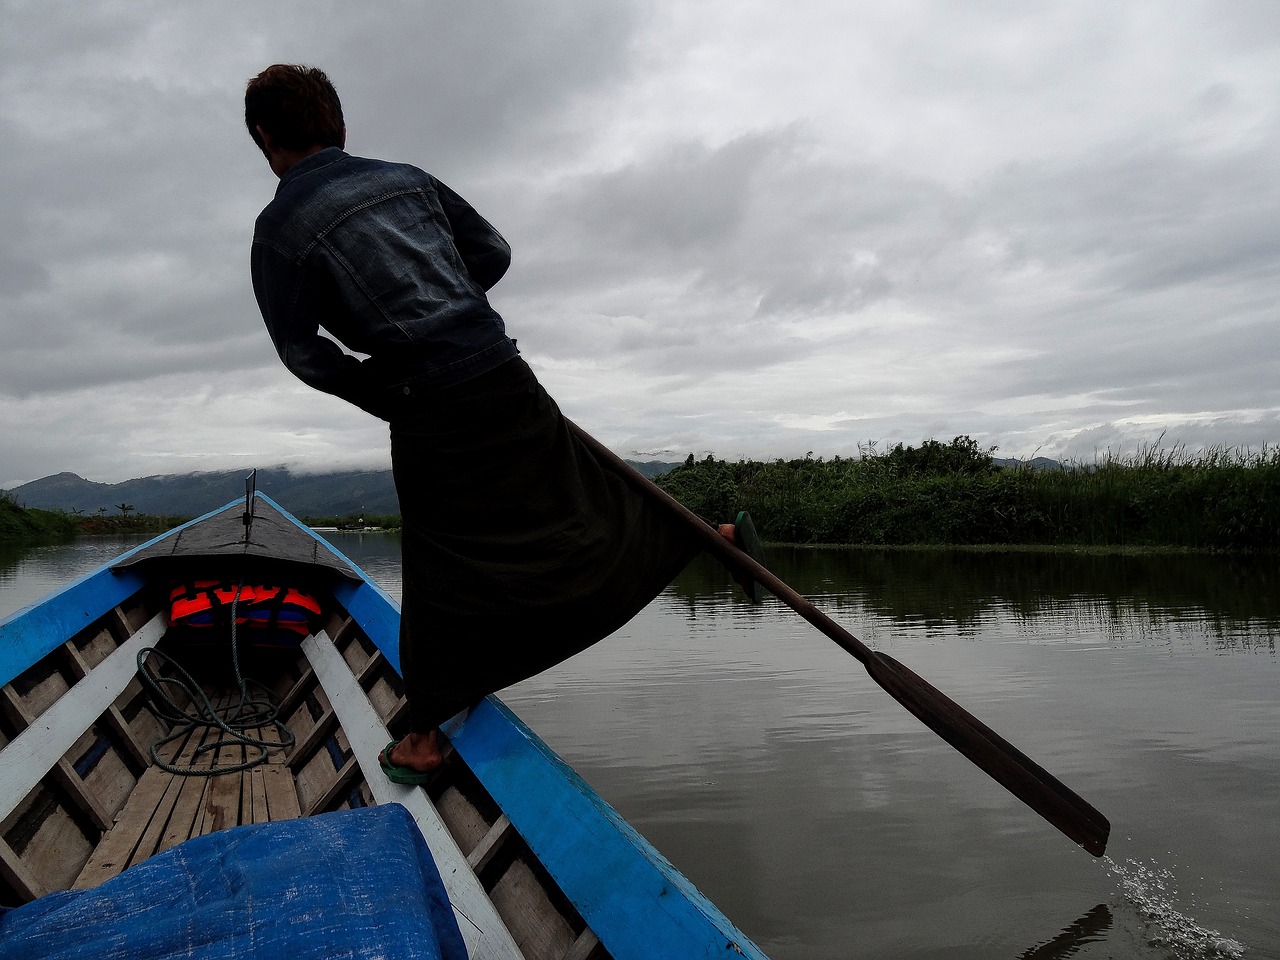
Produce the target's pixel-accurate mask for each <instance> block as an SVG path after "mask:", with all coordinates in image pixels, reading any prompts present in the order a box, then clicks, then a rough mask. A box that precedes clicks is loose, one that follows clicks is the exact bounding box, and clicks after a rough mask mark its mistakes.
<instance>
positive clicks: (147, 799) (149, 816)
mask: <svg viewBox="0 0 1280 960" xmlns="http://www.w3.org/2000/svg"><path fill="white" fill-rule="evenodd" d="M180 786H181V784H180V783H179V782H178V778H177V777H174V776H173V775H172V774H168V773H165V772H164V771H163V770H161V769H160V768H159V767H150V768H149V769H148V770H147V771H146V772H145V773H144V774H143V775H142V779H141V780H139V781H138V785H137V786H136V787H134V789H133V793H132V795H130V797H129V799H128V800H127V801H126V802H125V805H124V807H123V808H121V810H120V813H119V814H117V815H116V821H115V825H114V826H113V827H112V828H111V829H110V830H108V831H107V833H106V836H104V837H103V838H102V841H101V842H100V843H99V844H98V846H97V847H96V848H95V849H94V851H93V854H92V855H91V856H90V857H89V862H88V863H86V864H85V865H84V868H83V869H82V870H81V871H80V875H79V876H78V877H76V880H75V883H74V884H73V885H72V889H74V890H84V889H86V888H88V887H95V886H97V885H98V884H99V883H101V882H102V881H103V880H107V879H110V878H111V877H114V876H115V875H116V874H117V873H119V872H120V871H121V870H123V869H124V868H125V867H127V866H128V865H129V864H130V862H132V860H133V854H134V851H135V850H136V849H137V847H138V843H139V841H140V840H141V839H142V837H143V835H144V834H145V833H146V832H147V830H148V829H149V828H151V827H152V825H153V823H154V821H155V820H156V819H157V817H159V818H160V825H159V829H163V827H164V820H165V819H167V816H168V811H169V810H171V809H172V808H173V802H174V798H175V797H176V796H177V793H178V789H179V787H180Z"/></svg>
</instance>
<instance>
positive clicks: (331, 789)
mask: <svg viewBox="0 0 1280 960" xmlns="http://www.w3.org/2000/svg"><path fill="white" fill-rule="evenodd" d="M359 778H360V764H359V763H357V762H356V758H355V757H350V758H348V760H347V762H346V763H344V764H343V765H342V769H341V770H339V771H338V772H337V774H336V776H334V778H333V783H331V784H329V786H328V787H327V788H326V789H325V791H324V792H323V793H321V794H320V796H318V797H316V798H315V800H314V801H312V803H311V805H310V806H309V807H307V816H308V817H312V816H315V815H316V814H317V813H323V812H324V811H326V810H328V809H329V808H330V807H331V806H334V805H335V804H336V802H337V799H338V797H340V796H342V795H343V794H344V793H350V792H351V788H352V787H353V786H354V785H355V782H356V780H358V779H359Z"/></svg>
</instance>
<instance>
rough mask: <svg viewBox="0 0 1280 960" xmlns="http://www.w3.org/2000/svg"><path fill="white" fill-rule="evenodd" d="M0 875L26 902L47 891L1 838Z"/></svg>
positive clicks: (41, 895)
mask: <svg viewBox="0 0 1280 960" xmlns="http://www.w3.org/2000/svg"><path fill="white" fill-rule="evenodd" d="M0 876H3V877H4V880H5V882H6V883H7V884H9V886H10V887H12V888H13V891H14V892H15V893H16V894H17V895H18V896H20V897H21V898H22V899H23V901H24V902H26V903H30V902H31V901H32V900H35V899H36V898H38V897H43V896H44V895H45V894H46V893H48V892H49V891H48V890H46V889H45V886H44V884H43V883H41V882H40V881H39V880H38V879H37V878H36V875H35V874H34V873H32V872H31V870H30V869H28V867H27V865H26V864H25V863H23V862H22V859H21V858H20V857H19V856H18V855H17V854H16V853H14V852H13V847H11V846H9V844H8V843H6V842H5V841H4V839H3V838H0Z"/></svg>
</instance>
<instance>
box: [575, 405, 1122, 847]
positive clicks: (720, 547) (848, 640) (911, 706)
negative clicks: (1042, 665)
mask: <svg viewBox="0 0 1280 960" xmlns="http://www.w3.org/2000/svg"><path fill="white" fill-rule="evenodd" d="M570 426H571V427H572V428H573V431H574V434H575V435H576V436H577V437H578V439H579V440H580V441H581V442H582V443H583V444H584V445H585V446H586V447H587V448H589V449H590V450H591V451H592V452H593V453H594V454H595V456H596V458H597V459H598V460H600V461H601V462H603V463H606V464H608V465H609V466H610V467H611V468H612V469H613V470H614V471H615V472H616V473H618V474H619V475H620V476H621V477H623V478H624V479H625V480H627V481H628V482H629V483H631V484H632V486H634V487H636V489H638V490H639V491H640V492H641V493H643V494H644V495H645V496H647V497H649V498H650V499H651V500H653V501H655V502H656V503H659V504H660V505H662V506H663V507H665V508H666V509H667V510H669V511H670V512H671V513H673V514H674V515H675V516H677V517H679V518H680V519H682V520H684V521H685V522H686V523H687V524H688V526H689V529H690V531H691V532H693V533H694V534H695V535H696V536H697V537H698V538H699V539H700V540H701V541H702V543H703V545H704V546H705V547H706V549H707V551H708V552H709V553H711V554H713V555H714V556H715V557H717V558H718V559H719V560H720V561H721V562H723V563H724V564H725V565H726V566H727V567H729V568H730V569H731V570H733V571H734V572H736V573H742V574H746V575H748V576H750V577H752V578H754V579H755V580H756V581H757V582H758V583H760V584H761V585H762V586H763V587H764V588H765V589H766V590H768V591H769V592H770V593H772V594H773V595H774V596H776V597H777V598H778V599H779V600H781V601H782V602H783V603H785V604H786V605H787V606H789V607H790V608H791V609H792V610H794V611H795V612H796V613H798V614H800V616H802V617H803V618H804V619H805V620H807V621H808V622H809V623H811V624H813V626H815V627H817V628H818V629H819V630H821V631H822V632H823V633H824V634H826V635H827V636H828V637H829V638H830V639H832V640H834V641H835V642H836V643H837V644H839V645H840V646H841V647H843V648H844V649H845V650H846V651H848V652H849V653H850V654H852V655H853V656H854V657H856V658H857V659H858V660H859V661H860V662H861V663H862V665H863V666H864V667H866V669H867V673H869V674H870V675H871V678H872V679H873V680H875V682H876V683H878V684H879V685H880V686H881V687H882V688H883V689H884V690H885V691H886V692H887V693H888V694H889V695H890V696H892V697H893V698H894V699H895V700H897V701H898V702H899V703H901V704H902V705H903V706H905V707H906V708H907V709H908V710H910V711H911V712H912V713H913V714H915V716H916V717H918V718H919V719H920V720H921V721H923V722H924V723H925V724H926V725H927V726H928V727H929V728H930V729H931V730H933V731H934V732H935V733H937V734H938V735H939V736H940V737H942V738H943V739H944V740H946V741H947V742H948V743H949V744H951V745H952V746H953V747H955V748H956V749H957V750H959V751H960V752H961V753H963V754H964V755H965V756H966V757H968V758H969V759H970V760H972V761H973V762H974V763H975V764H976V765H977V766H978V767H980V768H981V769H982V770H984V771H985V772H986V773H987V774H988V775H990V776H991V777H992V778H993V779H995V780H996V781H997V782H998V783H1000V784H1001V785H1003V786H1004V787H1006V788H1007V789H1008V790H1009V791H1010V792H1011V793H1013V794H1014V796H1016V797H1018V798H1019V799H1020V800H1022V801H1023V802H1024V803H1026V804H1027V805H1028V806H1030V807H1031V808H1032V809H1033V810H1035V811H1036V812H1037V813H1039V814H1040V815H1041V816H1042V817H1044V818H1045V819H1046V820H1048V821H1049V822H1050V823H1052V824H1053V825H1054V826H1055V827H1057V828H1058V829H1059V830H1061V831H1062V832H1063V833H1064V834H1066V835H1067V836H1068V837H1070V838H1071V839H1072V840H1074V841H1075V842H1076V843H1078V844H1080V845H1081V846H1082V847H1084V848H1085V849H1086V850H1088V851H1089V852H1090V853H1092V854H1094V855H1095V856H1101V855H1102V853H1103V851H1105V850H1106V845H1107V837H1108V835H1109V833H1110V830H1111V825H1110V824H1109V823H1108V822H1107V818H1106V817H1104V816H1103V815H1102V814H1101V813H1099V812H1098V811H1097V810H1096V809H1094V808H1093V807H1092V806H1091V805H1090V804H1089V803H1088V802H1087V801H1085V800H1084V799H1083V798H1082V797H1080V796H1079V795H1077V794H1076V793H1074V792H1072V791H1071V790H1070V789H1069V788H1068V787H1067V786H1066V785H1065V784H1063V783H1062V782H1061V781H1060V780H1058V779H1057V778H1056V777H1054V776H1053V775H1052V774H1050V773H1048V772H1047V771H1045V770H1044V769H1043V768H1042V767H1040V766H1039V765H1038V764H1036V763H1035V762H1034V761H1033V760H1031V759H1030V758H1029V757H1027V756H1026V755H1025V754H1023V753H1022V752H1021V751H1020V750H1018V749H1017V748H1016V747H1014V746H1013V745H1012V744H1010V743H1009V742H1008V741H1007V740H1005V739H1004V738H1003V737H1001V736H1000V735H999V734H998V733H996V732H995V731H994V730H992V729H991V728H990V727H988V726H987V725H986V724H984V723H983V722H982V721H981V720H979V719H978V718H977V717H975V716H973V715H972V714H971V713H969V712H968V711H967V710H965V709H964V708H963V707H961V706H960V705H959V704H958V703H956V702H955V701H954V700H952V699H951V698H950V697H948V696H946V694H944V693H942V692H941V691H940V690H938V689H937V688H936V687H934V686H933V685H932V684H930V683H928V682H927V681H926V680H924V679H923V678H921V677H919V676H917V675H916V674H915V673H914V672H912V671H911V670H909V669H908V668H907V667H905V666H904V665H903V664H901V663H899V662H898V661H897V660H894V659H893V658H892V657H889V656H887V655H885V654H882V653H877V652H875V651H872V650H871V649H870V648H869V647H867V645H866V644H864V643H863V642H862V641H861V640H859V639H858V638H857V637H855V636H854V635H853V634H851V633H849V632H848V631H847V630H845V629H844V627H842V626H840V624H838V623H836V622H835V621H834V620H832V619H831V618H830V617H829V616H827V615H826V614H825V613H823V612H822V611H821V610H819V609H818V608H817V607H816V606H814V604H813V603H812V602H810V601H809V600H808V599H806V598H805V597H803V596H801V595H800V594H799V593H797V592H796V591H795V590H794V589H792V588H791V587H790V586H788V585H787V584H786V583H785V582H783V581H782V580H781V579H780V578H779V577H777V576H776V575H774V574H773V573H772V572H771V571H770V570H768V569H766V568H765V567H763V566H761V565H760V564H759V563H757V562H756V561H755V560H753V559H752V558H751V557H750V556H748V555H747V554H746V553H744V552H743V551H741V550H739V549H738V548H737V547H736V546H734V545H733V544H731V543H730V542H729V541H728V540H726V539H725V538H724V537H722V536H721V535H720V533H719V532H718V531H717V530H716V529H715V528H713V527H711V526H710V525H709V524H708V523H706V522H705V521H704V520H703V519H702V518H701V517H699V516H698V515H697V514H695V513H694V512H693V511H692V510H690V509H689V508H688V507H686V506H685V505H684V504H682V503H680V501H678V500H676V499H675V498H674V497H673V496H671V495H670V494H669V493H667V492H666V491H665V490H663V489H662V488H661V487H659V486H658V485H657V484H655V483H654V482H653V481H651V480H649V479H648V478H647V477H645V476H642V475H641V474H640V473H639V472H637V471H636V470H634V469H633V468H632V467H631V465H630V464H628V463H627V462H626V461H625V460H623V459H622V458H621V457H619V456H618V455H617V454H616V453H614V452H613V451H612V450H610V449H609V448H608V447H606V446H605V445H604V444H602V443H601V442H600V441H598V440H596V439H595V438H594V437H592V436H591V435H590V434H588V433H587V432H586V431H585V430H583V429H582V428H581V427H579V426H577V424H572V423H571V424H570Z"/></svg>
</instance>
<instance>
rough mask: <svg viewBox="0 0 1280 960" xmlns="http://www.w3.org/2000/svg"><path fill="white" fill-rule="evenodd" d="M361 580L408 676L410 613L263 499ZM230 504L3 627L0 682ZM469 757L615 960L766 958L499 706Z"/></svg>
mask: <svg viewBox="0 0 1280 960" xmlns="http://www.w3.org/2000/svg"><path fill="white" fill-rule="evenodd" d="M257 496H259V497H261V498H262V500H263V501H265V502H266V503H267V504H268V505H270V506H271V507H272V508H274V509H275V510H277V511H279V512H280V514H282V515H283V516H284V517H286V518H288V519H289V520H290V521H291V522H292V523H293V524H294V525H295V526H296V527H297V529H298V530H300V531H305V533H306V535H307V536H309V537H311V538H313V539H314V540H316V541H317V542H318V543H319V544H322V545H323V548H324V550H326V551H329V552H330V553H332V554H333V555H334V556H336V557H337V558H338V559H340V560H342V561H345V563H346V564H348V565H349V566H350V567H351V568H352V569H353V570H355V571H356V573H357V574H358V578H350V579H344V580H341V581H339V582H337V583H336V585H335V586H334V588H333V595H334V597H335V599H336V600H337V601H338V602H339V603H340V604H341V605H342V607H343V608H345V610H346V612H347V614H348V615H349V616H350V617H351V618H352V619H354V620H355V622H356V623H358V624H359V626H360V627H361V628H362V630H363V632H364V633H365V634H366V635H367V637H368V638H369V639H370V640H371V641H372V642H373V644H375V645H376V646H377V648H378V649H379V650H380V651H381V653H382V654H383V655H384V656H385V657H386V658H387V660H388V661H389V662H390V663H391V664H392V665H393V666H394V668H395V669H396V670H397V671H398V670H399V651H398V630H399V619H400V618H399V609H398V606H397V604H396V603H395V601H394V600H393V599H392V598H391V597H390V596H388V595H387V593H386V592H385V591H383V590H382V589H381V588H379V587H378V586H377V585H376V584H375V583H373V582H372V581H371V580H370V579H369V578H368V577H367V576H365V575H364V574H363V573H361V572H360V571H358V568H356V567H355V565H354V564H351V563H350V561H349V560H347V559H346V558H345V557H342V556H341V554H340V553H338V552H337V551H336V550H334V549H333V547H332V546H330V545H329V544H328V543H327V542H326V541H324V540H323V539H321V538H319V537H317V536H316V535H315V534H314V533H312V532H311V531H310V530H308V529H307V528H306V527H305V526H303V525H302V524H301V523H299V522H298V521H297V520H296V519H294V518H292V517H290V516H289V515H288V514H287V513H286V512H285V511H283V510H282V509H281V508H280V507H279V506H278V505H276V504H275V503H274V502H273V501H271V500H270V499H269V498H267V497H265V496H264V495H262V494H258V495H257ZM242 506H243V504H242V503H239V502H237V503H231V504H228V505H227V506H226V507H224V508H222V509H221V510H217V511H213V512H212V513H210V514H207V515H206V516H205V517H201V518H199V519H197V520H194V521H192V522H191V524H188V525H186V526H184V527H181V528H177V530H175V531H171V532H170V533H169V534H165V535H164V536H163V537H159V538H156V540H153V541H150V542H149V543H148V544H144V545H142V546H141V547H139V548H136V549H135V550H133V551H129V553H128V554H125V555H123V556H122V558H118V559H117V561H113V563H111V564H108V565H106V566H104V567H102V568H100V569H99V570H97V571H94V572H93V573H90V574H88V575H86V576H85V577H82V578H80V579H79V580H77V581H75V582H74V583H72V584H70V585H68V586H67V587H65V588H63V589H62V590H61V591H59V592H57V593H56V594H54V595H52V596H50V597H49V598H47V599H46V600H44V601H42V602H40V603H38V604H35V605H33V606H31V607H28V608H26V609H24V610H21V611H19V612H17V613H16V614H14V615H12V616H10V617H9V618H7V619H5V620H4V621H0V682H3V683H8V682H9V681H10V680H12V679H13V678H14V677H16V676H18V675H19V674H20V673H22V671H23V670H25V669H26V668H27V667H29V666H30V665H31V664H33V663H35V662H36V661H38V660H39V659H41V658H42V657H44V656H46V655H48V654H49V653H50V652H51V651H53V650H55V649H56V648H57V647H58V646H59V645H60V644H63V643H64V642H66V641H67V640H68V638H70V637H72V636H74V635H75V634H76V633H77V632H78V631H80V630H82V629H83V628H84V627H85V626H86V625H87V624H89V623H92V622H93V621H95V620H96V619H97V618H99V617H102V616H104V615H106V614H107V613H108V612H109V611H111V610H112V608H113V607H115V606H116V605H118V604H121V603H123V602H124V601H125V600H127V599H128V598H129V597H131V596H133V595H134V594H136V593H137V592H138V591H139V590H141V589H142V588H143V587H144V586H145V585H146V583H147V573H146V570H145V568H144V569H141V570H140V569H138V568H132V567H131V568H127V569H114V568H117V567H118V566H119V564H120V562H121V560H126V559H127V558H128V557H129V556H130V555H132V554H136V553H138V552H139V551H144V550H147V549H148V548H151V547H153V546H154V545H155V544H157V543H160V542H161V541H164V540H165V539H166V538H168V537H172V536H174V535H176V534H178V533H180V532H181V531H183V530H188V529H190V528H192V527H194V526H195V525H196V524H201V523H206V522H219V521H214V520H213V518H218V517H222V518H223V520H225V516H226V514H227V512H228V511H236V510H237V509H238V508H240V507H242ZM446 732H447V733H448V734H449V737H450V740H451V742H452V744H453V746H454V748H455V750H456V751H457V753H458V755H459V756H460V757H461V758H462V760H463V761H464V762H465V763H466V765H467V767H468V768H469V769H470V770H471V772H472V773H473V774H474V775H475V777H476V778H477V779H478V780H479V781H480V783H481V785H482V786H483V787H484V789H485V790H487V791H488V793H489V794H490V795H491V796H492V798H493V800H494V801H495V802H496V803H497V804H498V806H499V807H500V808H501V810H502V812H503V813H504V814H505V815H506V816H507V817H508V818H509V819H510V821H511V824H512V826H513V827H514V828H515V830H516V831H518V833H519V835H520V836H521V837H522V838H523V840H524V841H525V843H527V844H528V847H529V848H530V849H531V850H532V852H533V853H534V855H535V856H536V858H537V860H538V861H539V862H540V863H541V865H542V867H543V868H544V869H545V870H546V872H547V873H548V874H549V875H550V877H551V878H552V879H553V880H554V881H555V883H556V884H557V885H558V887H559V888H560V890H561V891H562V892H563V894H564V895H565V897H567V898H568V900H569V901H570V902H571V903H572V904H573V906H574V908H575V909H576V910H577V912H578V913H579V914H580V916H581V917H582V919H583V920H584V921H585V922H586V924H587V925H588V926H589V927H590V929H591V930H592V931H593V932H594V933H595V935H596V936H597V937H598V938H599V939H600V941H601V943H602V944H603V945H604V948H605V949H606V950H607V952H608V954H609V955H610V956H612V957H615V958H636V960H640V958H645V960H648V958H655V957H660V958H673V960H674V958H713V957H726V958H742V957H747V958H757V960H764V954H763V953H762V952H761V951H760V950H759V948H758V947H756V946H755V945H754V944H753V943H752V942H751V941H750V940H749V939H748V938H747V937H746V936H745V935H744V934H743V933H742V932H741V931H740V930H738V929H737V928H736V927H735V926H734V925H733V924H732V923H731V922H730V921H729V920H728V919H727V918H725V916H724V915H723V914H722V913H721V912H720V911H719V910H718V909H717V908H716V907H715V906H714V905H713V904H712V903H711V902H710V901H709V900H707V899H706V898H705V897H704V896H703V895H702V894H701V893H699V892H698V891H697V889H696V888H695V887H694V886H693V885H692V884H691V883H690V882H689V881H688V880H687V879H686V878H685V877H684V876H683V875H681V874H680V873H679V871H677V870H676V869H675V868H674V867H673V866H672V865H671V864H670V863H669V862H668V861H667V860H666V859H665V858H664V857H662V856H661V854H659V853H658V852H657V851H656V850H655V849H654V848H653V847H652V846H651V845H650V844H649V843H648V842H647V841H646V840H645V839H644V838H643V837H641V836H640V835H639V834H638V833H637V832H636V831H635V830H634V829H633V828H632V827H631V826H630V825H629V824H627V823H626V821H625V820H623V818H622V817H621V816H620V815H619V814H618V813H617V812H616V811H614V810H613V809H612V808H611V807H610V806H609V805H608V804H607V803H606V802H605V801H604V800H603V799H602V798H601V797H600V796H599V794H597V793H596V792H595V791H594V790H592V788H591V787H590V786H589V785H588V784H586V783H585V782H584V781H583V780H582V779H581V778H580V777H578V776H577V775H576V774H575V773H574V772H573V770H572V769H571V768H570V767H569V766H568V765H567V764H566V763H565V762H564V761H563V760H562V759H561V758H560V757H558V756H557V755H556V754H555V753H554V752H553V751H552V750H551V749H550V748H549V747H548V746H547V745H546V744H545V743H543V742H542V740H541V739H539V738H538V736H537V735H536V734H534V733H533V732H532V731H531V730H530V729H529V728H528V727H527V726H525V725H524V724H523V723H522V722H521V721H520V720H519V719H518V718H517V717H516V716H515V715H514V714H513V713H512V712H511V711H510V710H509V709H508V708H507V707H506V706H505V705H504V704H502V702H501V701H500V700H498V699H497V698H496V697H490V698H488V699H487V700H486V701H485V702H483V703H481V704H479V705H478V706H477V707H475V708H474V709H472V710H471V711H470V712H469V714H467V715H466V717H465V718H464V719H455V721H453V722H452V723H451V724H450V725H449V727H448V728H447V731H446Z"/></svg>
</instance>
